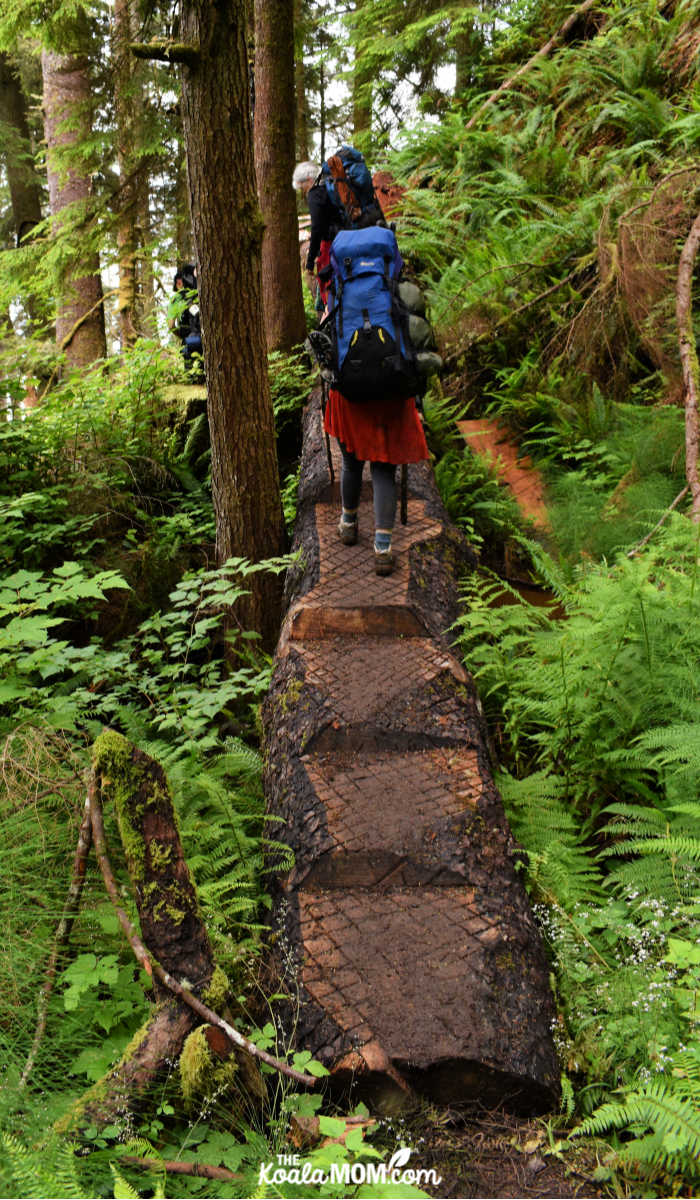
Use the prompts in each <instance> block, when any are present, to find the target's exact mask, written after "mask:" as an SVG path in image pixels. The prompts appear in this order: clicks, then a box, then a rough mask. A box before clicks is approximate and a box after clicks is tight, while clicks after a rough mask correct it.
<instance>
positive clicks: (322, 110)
mask: <svg viewBox="0 0 700 1200" xmlns="http://www.w3.org/2000/svg"><path fill="white" fill-rule="evenodd" d="M319 80H320V81H319V93H320V97H319V99H320V104H319V133H320V135H321V162H325V160H326V72H325V69H324V66H323V63H321V64H320V66H319Z"/></svg>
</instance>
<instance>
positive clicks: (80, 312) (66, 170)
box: [41, 50, 107, 367]
mask: <svg viewBox="0 0 700 1200" xmlns="http://www.w3.org/2000/svg"><path fill="white" fill-rule="evenodd" d="M41 67H42V75H43V80H44V132H45V136H46V145H47V161H48V177H49V203H50V207H51V215H52V216H54V217H60V215H61V214H62V213H64V211H65V209H66V208H67V207H68V206H69V205H71V206H73V205H75V206H80V205H83V206H86V205H87V204H88V202H89V200H90V196H91V181H90V174H89V170H88V168H87V167H86V166H85V164H84V163H83V162H81V163H80V165H79V166H78V165H77V156H75V155H73V156H72V157H73V162H72V163H71V162H70V161H69V160H70V158H71V151H72V150H74V149H75V148H77V147H78V146H79V145H80V144H81V142H83V141H85V140H86V139H87V138H88V137H89V136H90V119H89V109H90V99H91V91H90V81H89V78H88V70H87V59H86V58H85V57H84V56H83V55H81V54H66V53H59V52H58V51H55V50H44V51H43V53H42V56H41ZM59 228H60V222H59ZM56 343H57V345H58V347H59V349H61V350H65V354H66V362H67V364H68V366H69V367H84V366H87V365H88V364H89V363H92V362H95V361H96V360H97V359H99V358H104V356H105V354H106V352H107V350H106V338H105V321H104V311H103V306H102V280H101V278H100V263H99V258H98V255H97V254H96V253H92V252H91V253H89V254H80V253H79V251H78V250H77V249H76V252H75V254H73V255H71V262H70V266H69V267H68V268H66V270H65V271H64V273H63V276H62V278H61V279H60V281H59V296H58V312H57V317H56Z"/></svg>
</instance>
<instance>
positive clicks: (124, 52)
mask: <svg viewBox="0 0 700 1200" xmlns="http://www.w3.org/2000/svg"><path fill="white" fill-rule="evenodd" d="M130 43H131V0H114V9H113V14H112V64H113V76H114V108H115V115H116V123H117V161H118V164H119V180H120V188H119V211H118V215H117V247H118V253H119V292H118V300H117V316H118V320H119V341H120V344H121V347H122V349H124V348H125V347H127V346H129V345H132V344H133V343H134V342H135V341H136V338H137V336H138V334H137V330H136V326H135V315H136V251H137V241H138V239H137V232H136V223H137V220H138V208H137V202H138V180H137V178H136V159H135V153H134V151H135V147H136V104H135V94H134V78H133V76H134V71H133V57H132V54H131V51H130V48H129V47H130Z"/></svg>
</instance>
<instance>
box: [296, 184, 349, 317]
mask: <svg viewBox="0 0 700 1200" xmlns="http://www.w3.org/2000/svg"><path fill="white" fill-rule="evenodd" d="M292 186H293V187H294V188H296V189H298V190H299V191H300V192H301V193H302V195H303V196H304V198H305V199H306V203H307V205H308V208H309V215H310V216H311V240H310V242H309V252H308V254H307V256H306V270H307V272H308V274H309V275H312V276H313V273H314V267H316V268H317V276H319V278H318V286H317V287H316V286H315V283H316V281H315V280H312V281H311V283H310V284H309V288H310V291H311V293H312V295H314V296H315V295H318V297H319V298H320V301H321V310H320V311H322V309H323V308H324V307H325V304H326V299H327V296H328V284H329V277H328V276H327V271H328V267H329V265H330V249H331V242H332V241H333V238H334V237H335V234H336V233H337V232H338V224H337V216H336V213H335V210H334V208H333V205H332V204H331V200H330V197H329V195H328V192H327V190H326V185H325V183H324V182H323V177H322V175H321V168H320V167H319V165H318V163H313V162H300V163H297V165H296V167H295V168H294V174H293V176H292ZM321 272H323V278H320V276H321Z"/></svg>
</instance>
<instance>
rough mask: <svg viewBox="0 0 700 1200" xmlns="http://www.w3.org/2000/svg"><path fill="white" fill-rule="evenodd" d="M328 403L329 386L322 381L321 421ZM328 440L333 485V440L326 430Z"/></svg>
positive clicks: (329, 469) (329, 467)
mask: <svg viewBox="0 0 700 1200" xmlns="http://www.w3.org/2000/svg"><path fill="white" fill-rule="evenodd" d="M327 401H328V384H327V383H326V381H325V379H322V380H321V421H323V420H324V418H325V416H326V403H327ZM324 437H325V439H326V458H327V459H328V471H329V473H330V477H331V483H335V471H334V470H333V455H332V454H331V439H330V437H329V436H328V434H327V433H326V432H325V430H324Z"/></svg>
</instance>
